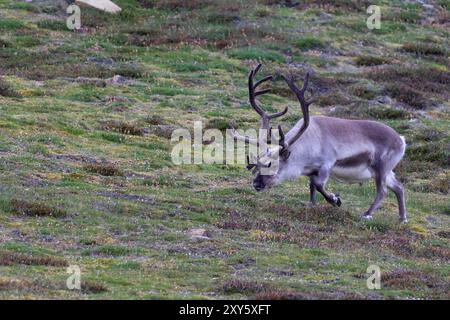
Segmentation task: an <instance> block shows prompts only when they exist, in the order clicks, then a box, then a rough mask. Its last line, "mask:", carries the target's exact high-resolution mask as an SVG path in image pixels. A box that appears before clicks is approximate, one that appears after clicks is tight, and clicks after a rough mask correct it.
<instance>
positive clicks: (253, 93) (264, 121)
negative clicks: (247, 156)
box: [232, 64, 289, 146]
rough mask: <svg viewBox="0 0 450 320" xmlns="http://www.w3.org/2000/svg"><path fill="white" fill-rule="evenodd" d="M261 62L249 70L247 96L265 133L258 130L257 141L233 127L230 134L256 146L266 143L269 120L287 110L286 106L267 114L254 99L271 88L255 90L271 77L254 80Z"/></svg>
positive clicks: (271, 77)
mask: <svg viewBox="0 0 450 320" xmlns="http://www.w3.org/2000/svg"><path fill="white" fill-rule="evenodd" d="M261 67H262V64H258V65H257V66H256V68H254V69H252V70H250V73H249V75H248V97H249V101H250V105H251V106H252V108H253V109H254V110H255V111H256V112H257V113H258V114H259V115H260V117H261V128H260V130H266V132H265V133H266V134H261V133H262V132H260V139H259V141H258V140H256V139H254V138H250V137H247V136H242V135H240V134H239V133H237V131H236V130H235V129H234V128H232V129H233V131H232V135H233V137H234V139H235V140H240V141H245V142H246V143H250V144H256V145H258V146H265V145H266V144H267V141H266V139H265V138H266V137H267V136H268V135H270V129H271V128H269V126H270V120H272V119H275V118H278V117H281V116H283V115H285V114H286V112H288V109H289V108H288V107H286V108H285V109H284V110H283V111H280V112H276V113H273V114H267V113H266V112H265V111H264V110H263V109H262V108H261V107H260V106H259V105H258V102H257V101H256V97H257V96H260V95H263V94H265V93H268V92H270V91H272V89H270V88H268V89H262V90H257V88H258V87H259V86H260V85H261V84H263V83H264V82H267V81H269V80H271V79H273V76H271V75H270V76H267V77H264V78H262V79H261V80H258V81H256V82H254V80H255V76H256V74H257V73H258V71H259V70H260V69H261Z"/></svg>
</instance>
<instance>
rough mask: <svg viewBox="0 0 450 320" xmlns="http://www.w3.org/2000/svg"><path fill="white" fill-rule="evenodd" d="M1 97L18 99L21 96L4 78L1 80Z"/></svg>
mask: <svg viewBox="0 0 450 320" xmlns="http://www.w3.org/2000/svg"><path fill="white" fill-rule="evenodd" d="M0 47H1V45H0ZM0 96H3V97H10V98H18V97H20V94H19V93H18V92H17V91H15V90H14V89H13V88H12V87H11V85H10V84H9V83H8V82H6V81H5V80H4V79H3V78H0Z"/></svg>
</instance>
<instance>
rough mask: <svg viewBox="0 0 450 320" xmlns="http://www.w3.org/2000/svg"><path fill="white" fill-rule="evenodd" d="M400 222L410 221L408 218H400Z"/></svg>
mask: <svg viewBox="0 0 450 320" xmlns="http://www.w3.org/2000/svg"><path fill="white" fill-rule="evenodd" d="M399 222H400V223H401V224H407V223H408V219H406V218H400V220H399Z"/></svg>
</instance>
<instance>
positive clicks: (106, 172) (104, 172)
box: [83, 162, 123, 177]
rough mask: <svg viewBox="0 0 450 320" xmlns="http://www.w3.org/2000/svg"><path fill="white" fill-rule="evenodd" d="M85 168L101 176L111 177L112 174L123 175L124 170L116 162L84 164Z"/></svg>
mask: <svg viewBox="0 0 450 320" xmlns="http://www.w3.org/2000/svg"><path fill="white" fill-rule="evenodd" d="M83 168H84V170H86V171H89V172H91V173H96V174H99V175H101V176H106V177H111V176H122V175H123V172H122V170H120V169H119V168H118V167H117V166H116V165H115V164H114V163H108V162H100V163H89V164H86V165H84V167H83Z"/></svg>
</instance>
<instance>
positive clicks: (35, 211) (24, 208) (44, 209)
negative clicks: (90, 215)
mask: <svg viewBox="0 0 450 320" xmlns="http://www.w3.org/2000/svg"><path fill="white" fill-rule="evenodd" d="M10 207H11V211H12V212H13V213H16V214H20V215H26V216H33V217H63V216H66V215H67V213H66V212H65V211H64V210H61V209H59V208H55V207H50V206H48V205H46V204H43V203H40V202H28V201H26V200H21V199H12V200H11V201H10Z"/></svg>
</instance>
